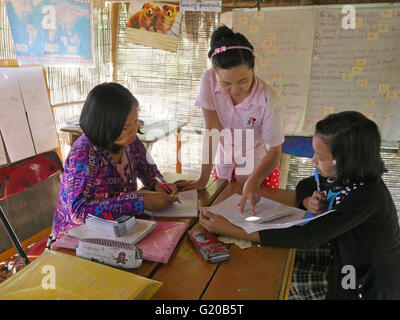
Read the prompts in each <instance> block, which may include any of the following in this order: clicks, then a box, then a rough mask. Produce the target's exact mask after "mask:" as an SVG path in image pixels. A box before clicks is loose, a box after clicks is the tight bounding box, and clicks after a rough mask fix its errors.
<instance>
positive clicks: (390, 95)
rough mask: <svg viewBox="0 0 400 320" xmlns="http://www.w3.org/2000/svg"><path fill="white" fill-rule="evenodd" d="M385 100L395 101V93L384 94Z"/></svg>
mask: <svg viewBox="0 0 400 320" xmlns="http://www.w3.org/2000/svg"><path fill="white" fill-rule="evenodd" d="M386 99H389V100H394V99H397V91H388V92H386Z"/></svg>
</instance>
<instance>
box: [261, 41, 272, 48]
mask: <svg viewBox="0 0 400 320" xmlns="http://www.w3.org/2000/svg"><path fill="white" fill-rule="evenodd" d="M271 45H272V40H264V42H263V46H264V47H265V48H267V47H269V46H271Z"/></svg>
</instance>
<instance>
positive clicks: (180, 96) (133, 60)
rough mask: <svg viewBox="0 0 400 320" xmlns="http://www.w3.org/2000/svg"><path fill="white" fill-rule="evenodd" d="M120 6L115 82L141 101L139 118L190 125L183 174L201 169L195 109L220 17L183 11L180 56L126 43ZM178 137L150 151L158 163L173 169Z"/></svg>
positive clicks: (125, 16)
mask: <svg viewBox="0 0 400 320" xmlns="http://www.w3.org/2000/svg"><path fill="white" fill-rule="evenodd" d="M127 10H128V9H127V6H126V5H125V4H122V5H121V10H120V17H119V24H118V25H119V28H118V40H119V45H118V56H117V76H116V77H117V82H119V83H121V84H122V85H124V86H126V87H127V88H129V89H130V90H131V92H132V93H133V94H134V95H135V96H136V98H137V99H138V100H139V103H140V107H141V110H140V117H142V118H152V119H160V120H161V119H172V120H183V121H186V122H188V124H187V126H185V127H184V129H183V132H182V149H181V150H182V166H183V172H184V173H195V172H197V171H198V170H199V168H200V166H199V165H200V163H199V160H200V152H201V136H200V135H199V131H200V129H201V128H202V126H203V118H202V112H201V110H200V109H199V108H197V107H195V106H194V102H195V100H196V97H197V94H198V91H199V85H200V78H201V75H202V74H203V72H204V71H206V70H207V68H210V62H209V60H208V58H207V53H208V50H209V42H210V41H209V40H210V36H211V33H212V31H213V30H214V29H215V27H216V26H217V25H218V20H219V14H216V13H201V12H184V13H183V19H182V24H181V36H180V37H179V42H178V50H177V52H176V53H173V52H169V51H164V50H158V49H152V48H149V47H144V46H140V45H134V44H131V43H125V42H124V39H125V25H126V22H127V19H128V18H129V17H128V12H127ZM175 148H176V139H175V136H174V135H171V136H169V137H168V138H167V139H163V140H161V141H159V142H158V143H156V144H154V145H153V147H152V155H153V157H154V158H155V160H156V162H157V164H158V165H159V166H160V167H161V168H163V169H165V170H174V166H175Z"/></svg>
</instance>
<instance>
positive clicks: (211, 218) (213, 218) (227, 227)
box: [199, 210, 237, 236]
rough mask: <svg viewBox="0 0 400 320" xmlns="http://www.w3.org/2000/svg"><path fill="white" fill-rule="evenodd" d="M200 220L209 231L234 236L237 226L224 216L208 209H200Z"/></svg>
mask: <svg viewBox="0 0 400 320" xmlns="http://www.w3.org/2000/svg"><path fill="white" fill-rule="evenodd" d="M199 222H200V224H201V225H202V226H203V227H204V228H205V229H207V230H208V231H210V232H213V233H217V234H223V235H226V236H232V234H234V233H235V231H236V228H237V227H236V226H235V225H233V224H232V223H230V222H229V221H228V220H227V219H225V218H224V217H222V216H220V215H218V214H213V213H211V212H209V211H207V210H200V214H199Z"/></svg>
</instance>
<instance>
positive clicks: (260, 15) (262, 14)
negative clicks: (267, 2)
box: [254, 10, 264, 19]
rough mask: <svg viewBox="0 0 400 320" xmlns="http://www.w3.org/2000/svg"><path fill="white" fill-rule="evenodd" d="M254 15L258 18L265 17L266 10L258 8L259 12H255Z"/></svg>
mask: <svg viewBox="0 0 400 320" xmlns="http://www.w3.org/2000/svg"><path fill="white" fill-rule="evenodd" d="M254 16H255V17H256V18H257V19H264V12H263V11H258V10H257V12H256V13H255V14H254Z"/></svg>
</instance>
